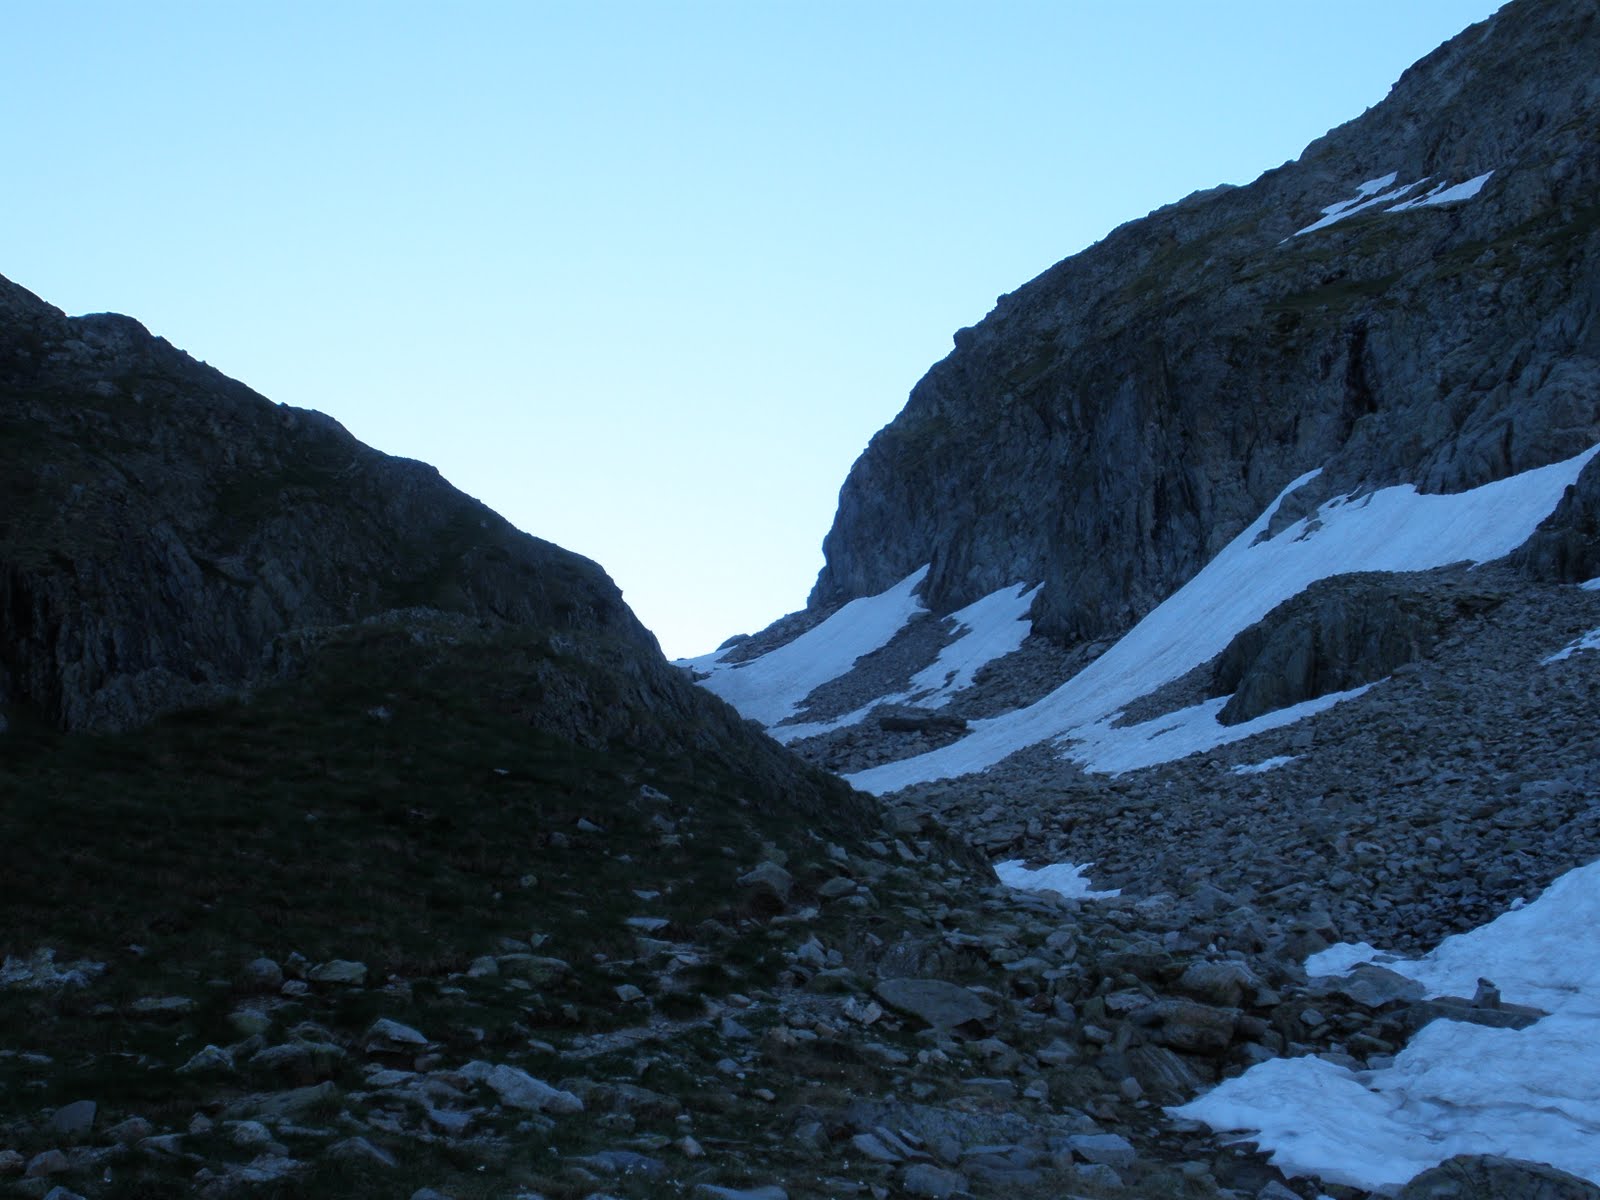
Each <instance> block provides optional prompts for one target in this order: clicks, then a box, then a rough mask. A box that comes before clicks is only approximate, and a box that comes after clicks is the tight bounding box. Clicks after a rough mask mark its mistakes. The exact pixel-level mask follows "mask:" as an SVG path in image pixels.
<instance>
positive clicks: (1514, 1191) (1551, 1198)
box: [1399, 1154, 1600, 1200]
mask: <svg viewBox="0 0 1600 1200" xmlns="http://www.w3.org/2000/svg"><path fill="white" fill-rule="evenodd" d="M1399 1200H1600V1188H1597V1187H1595V1185H1594V1184H1592V1183H1590V1182H1589V1181H1588V1180H1586V1179H1580V1178H1578V1177H1577V1176H1576V1175H1569V1174H1568V1173H1567V1172H1565V1171H1560V1170H1557V1169H1556V1168H1555V1167H1552V1166H1550V1165H1549V1164H1548V1163H1535V1162H1527V1161H1525V1160H1523V1159H1519V1158H1501V1157H1499V1156H1497V1155H1493V1154H1458V1155H1457V1156H1456V1157H1454V1158H1452V1159H1449V1160H1447V1161H1445V1162H1442V1163H1440V1164H1439V1165H1438V1166H1437V1167H1433V1168H1430V1169H1429V1170H1426V1171H1424V1172H1422V1174H1420V1175H1418V1176H1417V1177H1416V1178H1415V1179H1413V1180H1411V1182H1410V1183H1408V1184H1406V1185H1405V1187H1403V1188H1401V1189H1400V1193H1399Z"/></svg>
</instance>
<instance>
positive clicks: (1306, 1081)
mask: <svg viewBox="0 0 1600 1200" xmlns="http://www.w3.org/2000/svg"><path fill="white" fill-rule="evenodd" d="M1596 929H1600V862H1594V863H1590V864H1589V865H1588V866H1584V867H1579V868H1577V869H1575V870H1572V871H1569V872H1567V873H1566V874H1565V875H1563V876H1561V877H1560V878H1559V879H1557V880H1556V881H1555V882H1554V883H1552V884H1551V885H1550V886H1549V887H1548V888H1546V889H1545V891H1544V894H1543V895H1541V896H1540V897H1539V898H1538V899H1537V900H1535V901H1534V902H1533V903H1531V904H1527V905H1524V906H1522V907H1520V908H1516V909H1514V910H1513V911H1511V912H1508V913H1505V914H1504V915H1502V916H1500V917H1497V918H1496V919H1495V920H1493V921H1491V922H1490V923H1489V924H1487V925H1483V926H1480V927H1479V928H1477V929H1474V930H1472V931H1470V932H1468V933H1464V934H1460V935H1458V936H1456V937H1450V938H1446V939H1445V940H1444V941H1443V942H1441V943H1439V945H1438V946H1437V947H1436V948H1435V949H1434V950H1433V951H1432V952H1431V953H1429V954H1427V955H1425V956H1424V957H1422V958H1419V959H1415V960H1410V959H1404V958H1396V957H1394V956H1390V955H1384V954H1381V953H1379V952H1378V951H1375V950H1374V949H1373V948H1372V947H1371V946H1368V945H1364V944H1363V945H1358V946H1349V945H1343V946H1335V947H1332V948H1330V949H1329V950H1326V951H1323V952H1322V953H1321V954H1316V955H1313V956H1312V957H1311V958H1309V959H1308V960H1307V961H1306V970H1307V972H1308V973H1310V974H1312V975H1342V974H1344V973H1346V972H1347V971H1348V970H1349V969H1350V968H1351V967H1352V966H1354V965H1355V964H1357V963H1360V962H1376V963H1377V964H1378V965H1380V966H1383V967H1386V968H1388V969H1389V970H1391V971H1395V972H1398V973H1399V974H1402V975H1406V976H1408V977H1410V978H1412V979H1415V980H1417V981H1418V982H1419V983H1421V984H1422V985H1423V986H1424V987H1425V988H1426V989H1427V994H1428V995H1430V996H1444V995H1454V996H1468V997H1470V996H1472V995H1473V994H1474V992H1475V991H1476V990H1477V987H1478V980H1479V979H1480V978H1486V979H1489V980H1492V981H1493V982H1494V983H1495V984H1496V985H1497V986H1498V987H1499V989H1500V992H1501V996H1502V999H1504V1000H1505V1001H1507V1002H1509V1003H1512V1004H1524V1005H1531V1006H1533V1007H1535V1008H1541V1009H1544V1010H1545V1011H1546V1012H1547V1013H1548V1014H1549V1015H1548V1016H1546V1017H1543V1018H1541V1019H1540V1020H1538V1021H1536V1022H1535V1023H1534V1024H1532V1025H1530V1026H1528V1027H1527V1028H1526V1029H1521V1030H1515V1029H1491V1028H1486V1027H1484V1026H1481V1025H1474V1024H1469V1023H1466V1022H1462V1021H1450V1020H1444V1019H1438V1020H1435V1021H1433V1022H1432V1023H1431V1024H1429V1025H1427V1026H1425V1027H1423V1029H1422V1030H1421V1032H1419V1033H1418V1034H1417V1035H1416V1036H1415V1037H1413V1038H1412V1039H1411V1042H1410V1044H1409V1045H1407V1046H1406V1048H1405V1049H1404V1050H1403V1051H1401V1053H1400V1054H1399V1055H1398V1056H1397V1057H1396V1058H1395V1061H1394V1065H1393V1066H1392V1067H1388V1068H1386V1069H1383V1070H1376V1071H1350V1070H1347V1069H1345V1068H1344V1067H1340V1066H1337V1065H1335V1064H1334V1063H1331V1062H1327V1061H1325V1060H1323V1059H1320V1058H1315V1057H1306V1058H1290V1059H1274V1060H1273V1061H1271V1062H1266V1063H1262V1064H1261V1065H1259V1066H1256V1067H1252V1068H1251V1069H1250V1070H1248V1071H1246V1072H1245V1073H1244V1074H1242V1075H1239V1076H1237V1077H1236V1078H1233V1079H1230V1080H1227V1081H1225V1082H1223V1083H1221V1084H1219V1085H1218V1086H1217V1087H1216V1088H1214V1089H1213V1090H1212V1091H1210V1092H1209V1093H1207V1094H1206V1095H1204V1096H1202V1097H1200V1098H1199V1099H1197V1100H1194V1101H1191V1102H1190V1103H1188V1104H1185V1105H1182V1106H1180V1107H1177V1108H1173V1109H1171V1110H1169V1111H1170V1112H1172V1113H1173V1114H1174V1115H1176V1116H1180V1117H1187V1118H1190V1119H1192V1120H1197V1121H1203V1122H1205V1123H1206V1124H1207V1125H1210V1126H1211V1127H1212V1128H1213V1129H1215V1130H1218V1131H1224V1132H1227V1131H1237V1132H1239V1133H1240V1134H1241V1135H1242V1136H1246V1137H1248V1139H1249V1140H1251V1141H1254V1142H1256V1143H1258V1144H1259V1145H1260V1146H1261V1148H1262V1149H1263V1150H1270V1151H1271V1153H1272V1162H1273V1163H1274V1164H1275V1165H1276V1166H1277V1167H1278V1168H1279V1169H1280V1170H1282V1171H1284V1173H1285V1174H1291V1175H1294V1174H1298V1175H1313V1174H1314V1175H1319V1176H1321V1177H1322V1178H1323V1179H1326V1180H1329V1181H1331V1182H1334V1183H1345V1184H1350V1185H1352V1186H1355V1187H1361V1188H1367V1189H1371V1190H1377V1189H1392V1188H1395V1187H1397V1186H1399V1185H1401V1184H1404V1183H1405V1182H1406V1181H1407V1180H1409V1179H1411V1178H1412V1177H1413V1176H1415V1175H1416V1174H1418V1173H1419V1172H1421V1171H1425V1170H1427V1169H1428V1168H1429V1167H1431V1166H1433V1165H1435V1164H1436V1163H1440V1162H1443V1161H1444V1160H1445V1159H1447V1158H1449V1157H1451V1156H1452V1155H1456V1154H1500V1155H1505V1156H1508V1157H1511V1158H1525V1159H1532V1160H1533V1161H1536V1162H1545V1163H1550V1164H1551V1165H1553V1166H1556V1167H1559V1168H1561V1169H1562V1170H1564V1171H1570V1172H1572V1173H1573V1174H1574V1175H1581V1176H1583V1177H1584V1178H1586V1179H1589V1180H1591V1181H1593V1182H1595V1183H1600V1089H1597V1088H1596V1086H1595V1081H1596V1080H1600V938H1597V937H1596V935H1595V930H1596Z"/></svg>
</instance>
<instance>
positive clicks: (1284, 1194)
mask: <svg viewBox="0 0 1600 1200" xmlns="http://www.w3.org/2000/svg"><path fill="white" fill-rule="evenodd" d="M1256 1200H1300V1197H1299V1195H1297V1194H1296V1193H1295V1192H1293V1191H1290V1190H1289V1189H1288V1188H1286V1187H1284V1186H1283V1184H1281V1183H1279V1182H1278V1181H1277V1180H1276V1179H1269V1180H1267V1182H1266V1184H1265V1185H1264V1186H1263V1187H1262V1189H1261V1190H1260V1191H1259V1192H1257V1193H1256Z"/></svg>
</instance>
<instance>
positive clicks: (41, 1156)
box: [23, 1150, 72, 1179]
mask: <svg viewBox="0 0 1600 1200" xmlns="http://www.w3.org/2000/svg"><path fill="white" fill-rule="evenodd" d="M71 1166H72V1164H71V1163H70V1162H68V1161H67V1156H66V1155H65V1154H63V1153H61V1151H59V1150H43V1151H40V1152H39V1153H38V1154H35V1155H34V1156H33V1157H32V1158H30V1159H29V1160H28V1166H27V1169H26V1170H25V1171H23V1174H24V1175H26V1176H27V1177H28V1178H29V1179H40V1178H43V1177H44V1176H46V1175H56V1174H59V1173H60V1172H62V1171H65V1170H68V1169H69V1168H70V1167H71Z"/></svg>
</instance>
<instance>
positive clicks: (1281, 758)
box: [1233, 754, 1300, 775]
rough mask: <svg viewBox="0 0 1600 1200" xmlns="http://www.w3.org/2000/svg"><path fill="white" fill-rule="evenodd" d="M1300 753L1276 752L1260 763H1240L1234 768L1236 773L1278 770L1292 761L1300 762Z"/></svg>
mask: <svg viewBox="0 0 1600 1200" xmlns="http://www.w3.org/2000/svg"><path fill="white" fill-rule="evenodd" d="M1299 759H1300V756H1299V755H1298V754H1275V755H1273V756H1272V757H1271V758H1264V759H1262V760H1261V761H1260V762H1258V763H1240V764H1239V765H1238V766H1236V767H1235V768H1234V769H1233V773H1234V774H1235V775H1260V774H1262V773H1264V772H1266V771H1276V770H1277V769H1278V768H1279V767H1287V766H1288V765H1289V764H1290V763H1292V762H1298V761H1299Z"/></svg>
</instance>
